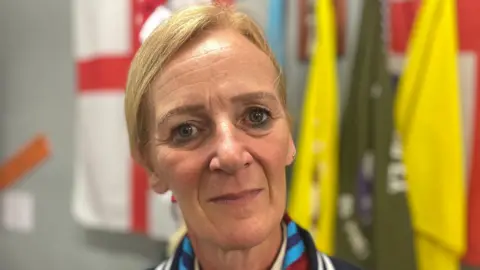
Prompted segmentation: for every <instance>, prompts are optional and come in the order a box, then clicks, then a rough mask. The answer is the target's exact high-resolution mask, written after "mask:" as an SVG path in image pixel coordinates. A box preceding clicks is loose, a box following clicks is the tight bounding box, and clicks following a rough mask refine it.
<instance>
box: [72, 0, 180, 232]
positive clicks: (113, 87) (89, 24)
mask: <svg viewBox="0 0 480 270" xmlns="http://www.w3.org/2000/svg"><path fill="white" fill-rule="evenodd" d="M163 2H164V1H154V0H150V1H146V0H143V1H142V0H75V1H74V2H73V3H74V5H73V10H74V46H75V59H76V69H77V96H76V119H75V121H76V131H75V164H74V170H75V174H74V190H73V205H72V211H73V216H74V218H75V220H76V221H77V222H79V223H80V224H82V225H83V226H84V227H85V228H90V229H98V230H108V231H112V232H121V233H140V234H146V235H149V236H151V237H152V238H155V239H160V240H166V239H168V237H169V236H170V235H171V234H172V233H174V232H175V230H176V229H177V226H178V225H177V224H176V222H175V220H176V218H175V215H176V213H175V211H174V209H173V208H172V204H171V202H170V196H169V194H166V195H163V196H160V195H158V194H154V193H153V192H152V191H150V189H149V186H148V184H147V183H148V181H147V176H146V174H145V172H144V171H143V169H142V168H140V167H139V166H138V165H136V164H135V163H134V162H133V161H132V159H131V156H130V152H129V145H128V138H127V130H126V125H125V120H124V113H123V102H124V86H125V83H126V77H127V70H128V67H129V64H130V60H131V59H132V56H133V54H134V52H135V50H136V48H138V46H139V45H140V29H141V27H142V25H143V22H144V21H145V20H146V19H147V17H148V16H149V15H150V14H151V13H152V12H153V11H154V10H155V9H156V7H157V6H158V5H161V4H163Z"/></svg>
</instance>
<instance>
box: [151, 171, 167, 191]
mask: <svg viewBox="0 0 480 270" xmlns="http://www.w3.org/2000/svg"><path fill="white" fill-rule="evenodd" d="M148 180H149V181H148V182H149V183H150V186H151V187H152V189H153V191H155V192H156V193H158V194H163V193H165V192H167V191H168V185H167V183H166V182H165V181H162V179H160V178H159V177H158V176H157V175H156V174H155V173H149V177H148Z"/></svg>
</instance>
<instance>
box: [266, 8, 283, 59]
mask: <svg viewBox="0 0 480 270" xmlns="http://www.w3.org/2000/svg"><path fill="white" fill-rule="evenodd" d="M286 4H287V3H286V2H285V0H269V2H268V15H267V16H268V22H267V31H266V33H267V40H268V43H269V44H270V47H271V48H272V51H273V53H274V55H275V58H276V59H277V61H278V63H279V64H280V66H281V67H282V68H284V67H285V42H286V40H285V32H286V30H285V29H286V18H285V16H286V14H285V5H286Z"/></svg>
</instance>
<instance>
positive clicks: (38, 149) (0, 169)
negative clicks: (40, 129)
mask: <svg viewBox="0 0 480 270" xmlns="http://www.w3.org/2000/svg"><path fill="white" fill-rule="evenodd" d="M49 155H50V147H49V143H48V140H47V138H46V137H45V136H43V135H39V136H37V137H35V138H34V139H33V140H32V141H30V142H29V143H28V144H27V145H25V146H24V147H23V148H22V149H20V151H18V152H17V153H16V154H14V155H13V156H12V157H11V158H9V159H8V160H7V161H6V162H5V163H3V164H2V165H1V166H0V190H2V189H4V188H6V187H7V186H10V185H12V184H14V183H15V182H17V181H18V180H20V178H21V177H22V176H23V175H25V174H27V173H29V172H30V171H31V170H33V168H35V167H36V166H37V165H38V164H39V163H41V162H42V161H43V160H45V159H46V158H47V157H48V156H49Z"/></svg>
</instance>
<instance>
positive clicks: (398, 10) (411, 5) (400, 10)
mask: <svg viewBox="0 0 480 270" xmlns="http://www.w3.org/2000/svg"><path fill="white" fill-rule="evenodd" d="M419 5H420V3H419V1H418V0H412V1H405V2H396V3H392V4H391V5H390V14H391V15H390V29H392V30H391V31H390V33H391V36H390V39H391V40H390V45H391V46H392V48H391V49H392V51H393V52H395V53H405V51H406V49H407V44H408V39H409V36H410V30H411V29H412V27H413V23H414V19H415V16H416V14H417V10H418V7H419Z"/></svg>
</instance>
